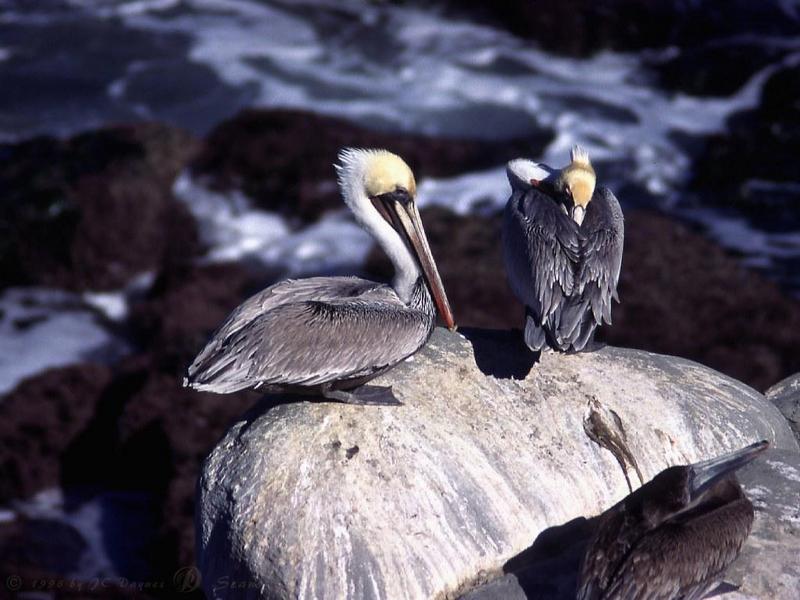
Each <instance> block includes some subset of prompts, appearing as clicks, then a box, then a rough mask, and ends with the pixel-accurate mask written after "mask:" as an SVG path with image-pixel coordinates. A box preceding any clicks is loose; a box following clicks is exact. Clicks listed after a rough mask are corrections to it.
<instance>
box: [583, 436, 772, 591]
mask: <svg viewBox="0 0 800 600" xmlns="http://www.w3.org/2000/svg"><path fill="white" fill-rule="evenodd" d="M768 447H769V443H768V442H766V441H762V442H758V443H756V444H752V445H750V446H747V447H746V448H743V449H741V450H738V451H736V452H731V453H730V454H725V455H723V456H720V457H717V458H713V459H711V460H707V461H704V462H699V463H695V464H693V465H686V466H676V467H670V468H668V469H665V470H664V471H662V472H661V473H659V474H658V475H656V476H655V477H654V478H653V479H651V480H650V481H649V482H647V483H646V484H645V485H643V486H642V487H640V488H639V489H638V490H636V491H635V492H633V493H632V494H630V495H629V496H628V497H627V498H625V499H624V500H622V501H621V502H619V503H618V504H616V505H615V506H613V507H612V508H610V509H609V510H607V511H606V512H605V513H603V514H602V515H601V516H600V523H599V525H598V529H597V531H596V532H595V535H594V537H593V539H592V541H591V542H590V544H589V548H588V549H587V551H586V556H585V557H584V560H583V566H582V567H581V572H580V579H579V583H578V600H631V599H642V600H643V599H645V598H647V599H652V600H678V599H680V600H696V599H699V598H703V597H704V596H705V595H706V594H707V593H708V592H710V591H711V590H713V589H714V588H715V587H716V586H717V585H718V584H719V583H720V582H721V580H722V575H723V574H724V572H725V570H726V569H727V568H728V566H729V565H730V564H731V563H732V562H733V561H734V559H735V558H736V557H737V556H738V555H739V552H740V550H741V547H742V543H743V542H744V540H745V539H746V538H747V536H748V535H749V534H750V528H751V527H752V525H753V504H752V503H751V502H750V500H748V499H747V497H746V496H745V494H744V492H743V491H742V487H741V486H740V485H739V482H738V481H737V480H736V476H735V475H734V472H735V471H736V470H737V469H739V468H740V467H742V466H744V465H746V464H747V463H749V462H750V461H752V460H753V459H754V458H755V457H756V456H758V455H759V454H761V453H762V452H763V451H764V450H766V449H767V448H768Z"/></svg>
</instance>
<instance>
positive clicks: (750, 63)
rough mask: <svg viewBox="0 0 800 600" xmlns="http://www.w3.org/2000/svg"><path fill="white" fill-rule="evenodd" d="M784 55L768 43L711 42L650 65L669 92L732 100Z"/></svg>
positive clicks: (780, 49) (778, 48)
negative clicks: (731, 97) (741, 89)
mask: <svg viewBox="0 0 800 600" xmlns="http://www.w3.org/2000/svg"><path fill="white" fill-rule="evenodd" d="M785 53H786V50H785V49H783V48H780V47H777V46H772V45H770V44H769V43H768V42H758V41H749V42H731V41H724V42H709V43H706V44H703V45H701V46H698V47H695V48H686V49H681V50H678V52H677V54H676V55H675V56H671V57H669V58H667V59H665V60H652V59H651V60H650V64H651V67H652V68H653V69H654V70H655V72H656V74H657V76H658V82H659V84H660V85H661V86H662V87H664V88H666V89H669V90H676V91H681V92H684V93H686V94H690V95H692V96H730V95H731V94H733V93H734V92H736V91H737V90H739V88H741V87H742V86H743V85H744V84H745V83H747V81H748V80H749V79H750V77H752V76H753V75H754V74H755V73H757V72H758V71H759V70H761V69H763V68H764V67H766V66H768V65H771V64H774V63H776V62H777V61H778V60H780V59H781V57H782V56H783V55H784V54H785ZM733 65H735V68H732V66H733Z"/></svg>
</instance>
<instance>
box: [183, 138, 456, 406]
mask: <svg viewBox="0 0 800 600" xmlns="http://www.w3.org/2000/svg"><path fill="white" fill-rule="evenodd" d="M336 170H337V172H338V176H339V186H340V188H341V191H342V196H343V197H344V201H345V203H346V204H347V206H348V207H349V208H350V210H351V211H352V212H353V215H354V216H355V219H356V221H357V222H358V223H359V224H360V225H361V227H363V228H364V229H365V230H366V231H368V232H369V233H370V234H372V236H373V237H374V238H375V240H376V241H377V243H378V244H379V245H380V246H381V248H382V249H383V251H384V252H386V254H387V255H388V256H389V258H390V260H391V261H392V263H393V265H394V269H395V274H394V279H393V280H392V284H391V286H389V285H386V284H382V283H375V282H373V281H367V280H364V279H359V278H357V277H312V278H309V279H300V280H291V279H290V280H286V281H282V282H280V283H277V284H275V285H273V286H271V287H268V288H267V289H265V290H263V291H262V292H259V293H258V294H256V295H255V296H253V297H251V298H249V299H248V300H246V301H245V302H244V303H243V304H241V305H240V306H239V307H238V308H237V309H235V310H234V311H233V313H231V315H230V316H229V317H228V319H227V320H226V321H225V322H224V323H223V324H222V326H221V327H220V328H219V329H218V330H217V332H216V333H215V334H214V335H213V337H212V338H211V340H210V341H209V342H208V344H207V345H206V347H205V348H204V349H203V351H202V352H200V354H198V355H197V358H195V360H194V362H193V363H192V365H191V366H190V367H189V370H188V376H187V378H186V379H185V380H184V385H186V386H189V387H192V388H194V389H196V390H205V391H211V392H217V393H223V394H224V393H230V392H236V391H238V390H243V389H246V388H255V389H259V390H264V391H267V392H300V393H319V394H321V395H322V396H324V397H326V398H329V399H332V400H338V401H340V402H347V403H351V404H399V402H398V401H397V399H396V398H395V396H394V395H393V394H392V391H391V388H388V387H380V386H363V385H362V384H363V383H364V382H366V381H368V380H370V379H372V378H373V377H376V376H377V375H379V374H381V373H383V372H384V371H386V370H387V369H390V368H391V367H393V366H394V365H396V364H397V363H399V362H400V361H402V360H403V359H405V358H407V357H409V356H411V355H412V354H414V353H415V352H416V351H417V350H419V349H420V348H421V347H422V346H423V345H424V344H425V343H426V342H427V341H428V338H429V337H430V336H431V333H433V328H434V325H435V321H436V310H435V309H434V304H433V302H435V303H436V307H437V308H438V310H439V313H440V314H441V315H442V318H443V320H444V322H445V324H446V325H447V327H449V328H450V329H454V328H455V323H454V320H453V314H452V312H451V310H450V304H449V302H448V300H447V296H446V294H445V291H444V287H443V286H442V281H441V279H440V277H439V272H438V270H437V269H436V264H435V263H434V261H433V257H432V256H431V251H430V247H429V246H428V240H427V238H426V237H425V231H424V229H423V228H422V221H421V220H420V216H419V212H418V210H417V207H416V204H415V195H416V184H415V181H414V175H413V173H412V172H411V169H410V168H409V167H408V165H407V164H406V163H405V162H404V161H403V159H401V158H400V157H399V156H397V155H395V154H392V153H391V152H387V151H386V150H361V149H351V148H349V149H345V150H342V151H341V152H340V154H339V164H338V165H336ZM431 294H432V295H433V302H432V301H431Z"/></svg>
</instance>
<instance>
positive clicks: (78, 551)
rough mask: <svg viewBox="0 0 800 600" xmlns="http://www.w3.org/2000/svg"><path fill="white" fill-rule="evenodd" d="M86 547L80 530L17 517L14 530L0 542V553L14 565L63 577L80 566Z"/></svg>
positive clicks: (41, 520)
mask: <svg viewBox="0 0 800 600" xmlns="http://www.w3.org/2000/svg"><path fill="white" fill-rule="evenodd" d="M87 548H88V544H87V543H86V540H84V539H83V536H81V534H80V532H78V531H77V530H76V529H75V528H74V527H72V526H70V525H67V524H66V523H61V522H60V521H56V520H54V519H25V518H22V517H19V518H18V523H17V531H15V532H14V534H12V535H10V536H8V538H6V539H4V540H2V541H0V556H2V557H3V561H4V562H6V564H8V563H12V564H14V565H15V566H16V567H17V568H25V567H29V568H30V567H36V568H41V569H43V570H44V571H46V572H48V573H54V574H56V575H59V576H61V577H63V576H65V575H68V574H70V573H74V572H75V571H77V570H78V569H79V568H80V560H81V557H82V555H83V553H84V552H85V551H86V549H87Z"/></svg>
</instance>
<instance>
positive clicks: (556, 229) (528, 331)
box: [503, 146, 624, 351]
mask: <svg viewBox="0 0 800 600" xmlns="http://www.w3.org/2000/svg"><path fill="white" fill-rule="evenodd" d="M506 173H507V175H508V180H509V183H510V184H511V197H510V198H509V200H508V203H507V204H506V208H505V217H504V219H503V252H504V257H505V265H506V272H507V275H508V280H509V284H510V285H511V289H512V290H513V292H514V294H515V295H516V296H517V298H519V300H520V301H521V302H522V303H523V304H525V343H526V344H527V345H528V347H529V348H530V349H531V350H533V351H539V350H542V349H543V348H544V347H545V346H550V347H551V348H554V349H556V350H564V351H566V350H572V351H580V350H584V349H585V348H586V347H587V345H589V343H590V341H591V340H592V337H593V334H594V331H595V329H596V328H597V326H598V325H600V324H602V323H603V322H606V323H609V324H610V323H611V301H612V299H613V300H617V301H619V298H618V297H617V282H618V281H619V273H620V268H621V266H622V245H623V237H624V224H623V217H622V209H621V208H620V206H619V202H618V201H617V199H616V198H615V197H614V194H612V193H611V191H610V190H609V189H607V188H599V189H595V184H596V175H595V172H594V169H593V168H592V164H591V162H590V160H589V155H588V154H587V152H586V151H585V150H584V149H583V148H581V147H580V146H575V147H573V148H572V152H571V162H570V164H569V165H568V166H567V167H566V168H564V169H563V170H561V171H558V170H557V169H553V168H551V167H548V166H547V165H544V164H540V163H535V162H533V161H530V160H527V159H522V158H519V159H516V160H512V161H511V162H509V163H508V165H507V167H506Z"/></svg>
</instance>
